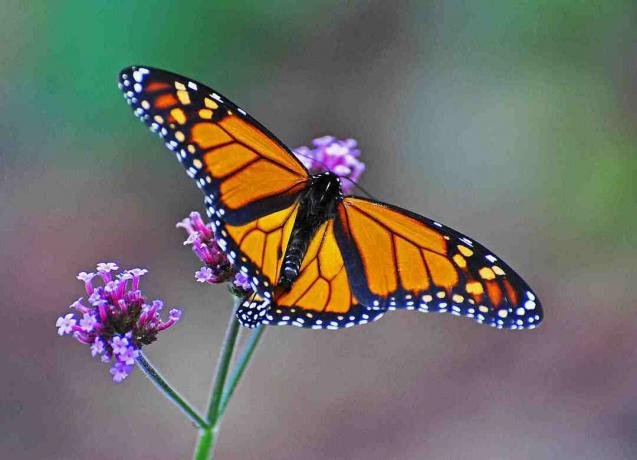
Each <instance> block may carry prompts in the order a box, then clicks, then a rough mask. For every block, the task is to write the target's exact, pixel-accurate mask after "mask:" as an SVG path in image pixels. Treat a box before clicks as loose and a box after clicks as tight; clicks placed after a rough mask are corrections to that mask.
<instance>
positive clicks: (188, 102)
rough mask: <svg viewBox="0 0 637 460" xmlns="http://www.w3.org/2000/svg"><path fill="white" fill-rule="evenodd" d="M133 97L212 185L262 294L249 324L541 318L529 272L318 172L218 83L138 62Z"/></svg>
mask: <svg viewBox="0 0 637 460" xmlns="http://www.w3.org/2000/svg"><path fill="white" fill-rule="evenodd" d="M119 85H120V88H121V89H122V91H123V93H124V97H125V98H126V100H127V102H128V103H129V104H130V105H131V106H132V107H133V109H134V113H135V115H137V116H138V117H139V118H140V119H141V120H142V121H143V122H144V123H145V124H146V125H147V126H148V127H149V128H150V129H151V130H152V131H154V132H157V133H158V134H159V135H160V136H161V137H162V138H163V140H164V142H165V143H166V146H167V147H168V148H169V149H170V150H171V151H173V152H174V153H175V154H176V156H177V158H178V160H179V161H180V162H181V163H182V165H183V166H184V168H185V169H186V172H187V174H188V175H189V176H190V177H191V178H193V179H194V181H195V183H196V185H197V187H199V188H200V189H201V190H202V192H203V193H204V196H205V199H204V202H205V205H206V210H207V212H208V216H209V217H210V219H211V224H212V226H213V228H214V230H215V236H216V239H217V242H218V244H219V246H220V247H221V249H222V250H223V251H224V253H225V254H226V256H227V258H228V260H229V261H230V263H232V264H233V265H234V267H235V268H236V269H237V270H238V271H240V272H242V273H243V274H245V275H246V277H247V278H248V279H249V280H250V283H251V286H252V289H253V290H254V292H255V293H256V294H257V296H255V297H253V298H250V299H248V300H246V301H245V302H244V303H243V305H242V306H241V307H240V309H239V310H238V312H237V318H238V319H239V321H240V322H241V323H242V324H243V325H244V326H247V327H255V326H258V325H260V324H277V325H282V324H291V325H295V326H300V327H306V328H313V329H340V328H343V327H350V326H355V325H359V324H365V323H369V322H371V321H374V320H376V319H378V318H380V317H381V316H382V315H383V314H384V313H385V312H387V311H390V310H396V309H406V310H418V311H422V312H448V313H451V314H453V315H456V316H465V317H469V318H472V319H474V320H475V321H477V322H478V323H481V324H488V325H490V326H492V327H496V328H506V329H532V328H534V327H536V326H537V325H538V324H539V323H540V322H541V321H542V319H543V312H542V306H541V304H540V302H539V300H538V299H537V297H536V295H535V294H534V293H533V292H532V291H531V289H530V287H529V286H528V285H527V284H526V282H525V281H524V280H523V279H522V278H521V277H520V276H519V275H518V274H517V273H516V272H515V271H514V270H513V269H511V268H510V267H509V266H508V265H507V264H506V263H505V262H504V261H502V259H500V258H499V257H496V256H495V255H494V254H493V253H492V252H491V251H489V250H488V249H487V248H485V247H484V246H482V245H481V244H479V243H478V242H476V241H475V240H473V239H470V238H468V237H467V236H465V235H463V234H462V233H460V232H457V231H456V230H453V229H452V228H449V227H447V226H444V225H442V224H440V223H439V222H437V221H434V220H432V219H428V218H426V217H424V216H421V215H418V214H416V213H413V212H411V211H408V210H405V209H402V208H399V207H397V206H392V205H389V204H386V203H382V202H379V201H376V200H371V199H367V198H362V197H356V196H344V195H343V194H342V192H341V187H340V180H339V178H338V177H337V176H336V175H335V174H333V173H325V174H319V175H310V174H309V172H308V171H307V169H306V168H305V167H304V166H303V164H302V163H301V162H300V161H299V159H297V158H296V157H295V156H294V154H293V153H292V152H291V151H290V149H289V148H287V147H286V146H285V144H283V143H282V142H281V141H280V140H278V139H277V138H276V137H275V136H274V135H273V134H272V133H271V132H270V131H268V130H267V129H266V128H265V127H264V126H263V125H261V124H260V123H259V122H258V121H256V120H255V119H254V118H252V117H251V116H250V115H248V114H247V113H246V112H245V111H244V110H243V109H241V108H240V107H238V106H237V105H236V104H234V103H233V102H231V101H229V100H228V99H227V98H225V97H223V96H222V95H220V94H219V93H218V92H216V91H214V90H212V89H211V88H209V87H207V86H205V85H203V84H201V83H199V82H196V81H194V80H190V79H188V78H186V77H183V76H180V75H177V74H174V73H171V72H166V71H163V70H159V69H153V68H150V67H129V68H127V69H124V70H123V71H122V72H121V73H120V78H119Z"/></svg>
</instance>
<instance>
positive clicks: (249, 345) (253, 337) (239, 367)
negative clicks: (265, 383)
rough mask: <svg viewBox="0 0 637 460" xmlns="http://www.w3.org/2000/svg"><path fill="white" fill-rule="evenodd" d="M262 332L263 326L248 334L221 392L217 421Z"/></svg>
mask: <svg viewBox="0 0 637 460" xmlns="http://www.w3.org/2000/svg"><path fill="white" fill-rule="evenodd" d="M263 331H265V326H259V327H257V328H256V329H254V330H253V331H252V332H251V333H250V337H248V340H247V341H246V343H245V345H244V346H243V350H242V351H241V355H240V356H239V358H238V362H237V364H236V365H235V368H234V370H233V371H232V374H231V375H230V378H229V380H228V384H227V385H226V387H225V390H224V392H223V396H222V398H221V406H220V408H219V415H218V419H221V417H222V416H223V414H224V413H225V412H226V408H227V407H228V403H229V402H230V398H232V395H233V393H234V390H235V389H236V388H237V385H238V384H239V380H241V377H242V376H243V372H244V371H245V370H246V367H247V366H248V363H249V362H250V359H251V358H252V354H253V353H254V350H255V349H256V347H257V345H258V344H259V340H260V339H261V336H262V335H263Z"/></svg>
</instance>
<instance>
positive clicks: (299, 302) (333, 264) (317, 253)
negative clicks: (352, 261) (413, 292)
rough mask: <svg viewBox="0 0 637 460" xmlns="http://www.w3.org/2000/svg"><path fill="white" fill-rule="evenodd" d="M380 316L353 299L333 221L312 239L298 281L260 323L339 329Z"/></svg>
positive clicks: (277, 295) (276, 300) (279, 294)
mask: <svg viewBox="0 0 637 460" xmlns="http://www.w3.org/2000/svg"><path fill="white" fill-rule="evenodd" d="M382 314H383V312H381V311H372V310H369V309H367V308H366V307H364V306H362V305H361V304H360V302H358V300H357V299H356V297H355V296H354V294H353V292H352V290H351V288H350V283H349V278H348V276H347V271H346V269H345V263H344V261H343V256H342V254H341V250H340V247H339V246H338V244H337V242H336V238H335V236H334V219H329V220H328V221H327V222H325V223H323V224H322V225H321V226H320V227H319V229H318V230H317V232H316V233H315V235H314V236H313V238H312V240H311V242H310V244H309V246H308V249H307V253H306V255H305V258H304V259H303V263H302V264H301V269H300V272H299V277H298V278H297V279H296V281H295V282H294V283H293V284H292V287H291V288H290V290H289V291H279V292H276V293H275V298H274V304H273V305H272V306H271V308H270V310H269V311H268V312H267V313H266V314H265V315H264V317H263V322H264V323H265V324H291V325H294V326H300V327H306V328H312V329H340V328H343V327H350V326H355V325H358V324H365V323H369V322H371V321H374V320H376V319H378V318H380V317H381V316H382Z"/></svg>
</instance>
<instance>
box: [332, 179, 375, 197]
mask: <svg viewBox="0 0 637 460" xmlns="http://www.w3.org/2000/svg"><path fill="white" fill-rule="evenodd" d="M341 179H347V180H348V181H350V182H351V183H352V185H353V186H354V187H356V188H357V189H359V190H360V191H361V192H363V193H364V194H365V195H367V198H371V199H372V200H376V201H378V199H377V198H376V197H375V196H374V195H372V194H371V193H369V192H368V191H367V190H365V187H363V186H362V185H358V184H357V183H356V182H354V181H353V180H352V179H350V178H349V177H341Z"/></svg>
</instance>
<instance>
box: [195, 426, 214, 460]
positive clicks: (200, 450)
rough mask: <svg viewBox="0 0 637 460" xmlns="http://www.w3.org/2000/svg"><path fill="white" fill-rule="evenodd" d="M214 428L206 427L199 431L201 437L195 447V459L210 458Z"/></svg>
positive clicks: (205, 459)
mask: <svg viewBox="0 0 637 460" xmlns="http://www.w3.org/2000/svg"><path fill="white" fill-rule="evenodd" d="M212 437H213V436H212V430H211V429H210V428H205V429H203V430H201V431H199V439H198V440H197V446H196V447H195V455H194V456H193V459H194V460H208V459H209V458H210V448H211V447H212V441H213V439H212Z"/></svg>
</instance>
